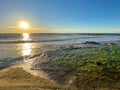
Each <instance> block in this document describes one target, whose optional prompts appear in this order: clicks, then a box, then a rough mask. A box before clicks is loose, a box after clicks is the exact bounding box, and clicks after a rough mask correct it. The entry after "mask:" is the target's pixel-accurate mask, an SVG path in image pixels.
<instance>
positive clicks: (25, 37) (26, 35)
mask: <svg viewBox="0 0 120 90" xmlns="http://www.w3.org/2000/svg"><path fill="white" fill-rule="evenodd" d="M22 36H23V40H24V41H27V40H30V34H29V33H23V34H22Z"/></svg>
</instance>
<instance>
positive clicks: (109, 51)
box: [0, 42, 120, 90]
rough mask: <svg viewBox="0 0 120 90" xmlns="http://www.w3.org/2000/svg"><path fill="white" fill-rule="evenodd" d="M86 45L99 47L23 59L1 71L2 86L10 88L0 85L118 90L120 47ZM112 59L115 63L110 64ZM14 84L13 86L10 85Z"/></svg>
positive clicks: (67, 49) (63, 49)
mask: <svg viewBox="0 0 120 90" xmlns="http://www.w3.org/2000/svg"><path fill="white" fill-rule="evenodd" d="M84 44H88V45H89V44H93V45H94V44H95V45H96V44H97V45H98V47H78V46H77V47H76V45H72V46H68V47H61V48H59V49H55V50H52V51H50V50H49V51H46V52H44V54H43V53H41V54H37V55H33V56H31V57H29V58H26V59H25V58H24V59H25V60H24V59H22V58H21V60H20V61H17V62H15V63H14V64H13V65H11V66H9V67H7V68H5V69H2V70H1V71H0V75H1V76H0V78H1V81H0V82H1V83H4V85H5V86H7V85H8V87H5V86H4V85H3V84H0V88H1V89H3V88H5V90H8V89H9V87H11V86H12V87H11V88H12V89H11V90H13V88H15V89H16V90H19V89H22V88H24V89H29V90H36V89H38V90H39V88H40V89H41V90H42V89H44V90H45V89H46V90H47V89H49V90H79V89H83V90H84V89H85V90H119V88H120V87H119V85H120V79H119V75H120V72H119V70H120V69H119V53H120V52H119V49H120V48H119V44H115V43H108V44H106V45H104V46H101V44H99V43H96V42H85V43H84ZM37 56H40V57H37ZM111 58H113V59H114V60H110V59H111ZM15 60H16V59H15ZM63 62H64V63H63ZM115 69H116V70H115ZM21 76H22V78H21ZM24 76H25V77H24ZM32 79H33V80H32ZM12 80H13V82H15V83H14V84H11V83H12V82H11V81H12ZM34 80H35V81H34ZM44 81H45V82H44ZM35 82H36V83H35ZM41 83H44V84H41ZM9 90H10V89H9Z"/></svg>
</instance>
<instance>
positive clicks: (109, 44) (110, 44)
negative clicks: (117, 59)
mask: <svg viewBox="0 0 120 90" xmlns="http://www.w3.org/2000/svg"><path fill="white" fill-rule="evenodd" d="M107 45H108V46H115V45H116V43H108V44H107Z"/></svg>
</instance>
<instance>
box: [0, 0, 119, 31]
mask: <svg viewBox="0 0 120 90" xmlns="http://www.w3.org/2000/svg"><path fill="white" fill-rule="evenodd" d="M23 19H24V20H26V21H27V22H29V23H30V26H31V27H32V29H31V30H30V32H63V33H64V32H68V33H69V32H75V33H81V32H83V33H84V32H88V33H89V32H95V33H96V32H103V33H104V32H120V0H0V32H22V31H21V30H18V29H16V28H14V27H16V26H17V25H18V23H19V22H20V21H21V20H23ZM11 26H14V27H11Z"/></svg>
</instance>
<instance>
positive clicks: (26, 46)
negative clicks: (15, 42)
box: [22, 33, 32, 56]
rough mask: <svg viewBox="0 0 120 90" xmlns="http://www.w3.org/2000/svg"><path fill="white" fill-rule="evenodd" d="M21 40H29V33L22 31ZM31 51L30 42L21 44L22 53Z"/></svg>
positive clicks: (27, 53) (25, 53)
mask: <svg viewBox="0 0 120 90" xmlns="http://www.w3.org/2000/svg"><path fill="white" fill-rule="evenodd" d="M22 36H23V40H24V41H28V40H30V34H29V33H23V34H22ZM31 53H32V44H31V43H23V45H22V55H23V56H28V55H30V54H31Z"/></svg>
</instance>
